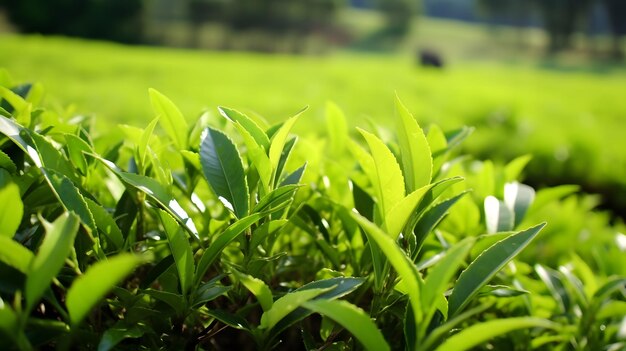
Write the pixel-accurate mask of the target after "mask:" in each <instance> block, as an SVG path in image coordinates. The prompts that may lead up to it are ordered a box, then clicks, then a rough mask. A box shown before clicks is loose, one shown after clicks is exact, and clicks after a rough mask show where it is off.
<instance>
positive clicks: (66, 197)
mask: <svg viewBox="0 0 626 351" xmlns="http://www.w3.org/2000/svg"><path fill="white" fill-rule="evenodd" d="M42 172H43V174H44V176H45V178H46V180H47V181H48V184H50V187H51V188H52V190H53V191H54V194H55V195H56V197H57V198H58V199H59V201H60V202H61V204H62V205H63V207H64V208H65V209H66V210H68V211H72V212H74V213H76V214H77V215H78V217H79V218H80V221H81V222H82V223H83V224H84V225H85V226H86V227H87V228H89V229H90V230H92V231H95V230H96V229H97V228H96V222H95V221H94V219H93V215H92V214H91V211H89V207H88V206H87V202H85V198H83V195H81V193H80V191H78V188H76V186H75V185H74V183H72V181H71V180H70V179H69V178H67V177H66V176H64V175H62V174H60V173H57V172H55V171H53V170H51V169H46V168H43V169H42Z"/></svg>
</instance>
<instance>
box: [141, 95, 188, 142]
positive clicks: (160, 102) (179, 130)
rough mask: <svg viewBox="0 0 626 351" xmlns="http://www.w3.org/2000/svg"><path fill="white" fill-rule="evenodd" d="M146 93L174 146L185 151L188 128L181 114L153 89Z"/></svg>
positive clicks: (170, 102) (169, 101)
mask: <svg viewBox="0 0 626 351" xmlns="http://www.w3.org/2000/svg"><path fill="white" fill-rule="evenodd" d="M148 93H149V94H150V102H151V103H152V108H153V109H154V112H155V113H156V114H157V116H159V117H160V118H159V121H160V122H161V126H162V127H163V129H164V130H165V132H166V133H167V135H169V137H170V138H172V141H174V145H176V147H177V148H178V149H179V150H183V149H187V145H188V141H187V130H188V126H187V121H186V120H185V118H184V117H183V114H182V113H180V110H178V108H177V107H176V105H174V103H173V102H172V101H171V100H170V99H168V98H167V97H165V95H163V94H161V93H159V92H158V91H156V90H154V89H148Z"/></svg>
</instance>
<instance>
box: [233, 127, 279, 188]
mask: <svg viewBox="0 0 626 351" xmlns="http://www.w3.org/2000/svg"><path fill="white" fill-rule="evenodd" d="M235 127H236V128H237V130H239V134H241V136H242V137H243V141H244V143H245V144H246V148H247V149H248V150H247V155H248V158H249V159H250V162H251V163H252V165H254V167H255V168H256V170H257V172H259V178H260V179H261V183H262V185H263V190H264V191H265V192H267V191H269V189H270V182H271V178H272V165H271V164H270V159H269V157H268V156H267V151H266V150H265V149H264V148H263V146H261V145H259V144H258V143H257V141H256V140H255V139H254V137H253V136H252V135H251V134H250V133H249V132H248V130H246V129H245V128H244V127H243V126H242V125H241V124H240V123H239V122H235ZM261 133H263V135H265V132H263V131H262V130H261ZM266 138H267V136H266ZM268 145H269V139H268Z"/></svg>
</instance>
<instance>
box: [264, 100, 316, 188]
mask: <svg viewBox="0 0 626 351" xmlns="http://www.w3.org/2000/svg"><path fill="white" fill-rule="evenodd" d="M307 108H308V107H305V108H303V109H302V110H300V111H299V112H298V113H296V115H295V116H293V117H291V118H289V119H288V120H287V121H285V123H283V124H282V125H281V126H280V128H279V129H278V130H277V131H276V133H274V136H273V137H272V140H271V144H270V150H269V158H270V164H271V165H272V169H273V173H272V180H273V181H275V180H276V179H277V178H279V176H280V174H276V172H277V170H278V165H279V163H280V160H281V158H282V154H283V150H284V149H285V142H286V141H287V137H288V136H289V132H290V131H291V128H292V127H293V125H294V124H295V123H296V121H297V120H298V118H299V117H300V115H301V114H302V113H303V112H304V111H306V109H307ZM272 183H273V182H272Z"/></svg>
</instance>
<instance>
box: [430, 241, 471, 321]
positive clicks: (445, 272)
mask: <svg viewBox="0 0 626 351" xmlns="http://www.w3.org/2000/svg"><path fill="white" fill-rule="evenodd" d="M474 241H475V239H474V238H472V237H469V238H465V239H463V240H462V241H460V242H458V243H457V244H455V245H454V246H452V247H451V248H450V249H448V250H447V251H446V252H445V256H444V257H443V258H442V259H441V260H440V261H439V262H437V264H436V265H435V266H434V267H432V268H430V270H429V271H428V276H426V279H425V280H424V290H423V293H422V304H421V306H424V308H425V310H427V311H429V313H428V314H427V320H428V317H430V316H432V315H433V313H434V311H435V310H434V309H435V306H436V305H435V300H436V298H437V296H443V294H444V293H445V291H446V289H447V288H448V283H449V282H450V279H452V277H454V276H455V274H456V272H457V270H458V269H459V268H460V266H461V265H462V264H463V262H465V258H466V257H467V254H468V253H469V251H470V249H471V248H472V245H473V244H474Z"/></svg>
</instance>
